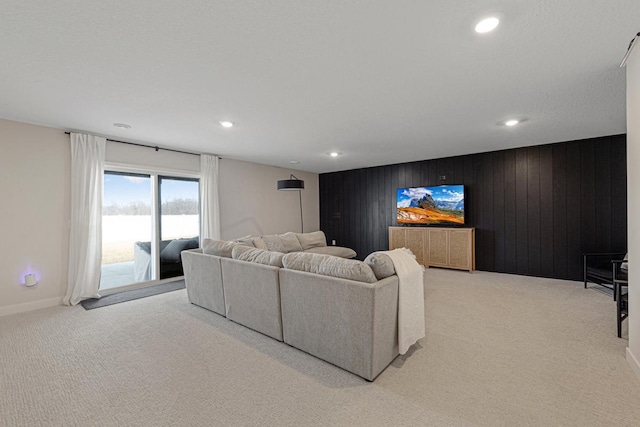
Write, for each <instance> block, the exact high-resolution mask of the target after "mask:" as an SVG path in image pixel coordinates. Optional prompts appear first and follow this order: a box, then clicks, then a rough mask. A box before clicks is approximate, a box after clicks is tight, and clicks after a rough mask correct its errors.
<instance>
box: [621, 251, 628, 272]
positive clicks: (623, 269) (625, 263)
mask: <svg viewBox="0 0 640 427" xmlns="http://www.w3.org/2000/svg"><path fill="white" fill-rule="evenodd" d="M623 259H624V262H623V263H621V264H620V270H622V271H629V254H628V253H626V254H624V258H623Z"/></svg>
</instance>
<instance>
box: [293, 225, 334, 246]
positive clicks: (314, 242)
mask: <svg viewBox="0 0 640 427" xmlns="http://www.w3.org/2000/svg"><path fill="white" fill-rule="evenodd" d="M295 235H296V237H297V238H298V241H299V242H300V246H301V247H302V250H303V251H306V250H307V249H310V248H317V247H321V246H327V238H326V236H325V235H324V232H323V231H322V230H320V231H314V232H313V233H295Z"/></svg>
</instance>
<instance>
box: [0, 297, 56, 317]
mask: <svg viewBox="0 0 640 427" xmlns="http://www.w3.org/2000/svg"><path fill="white" fill-rule="evenodd" d="M57 305H62V298H59V297H58V298H47V299H41V300H38V301H30V302H25V303H23V304H15V305H8V306H6V307H0V317H1V316H8V315H9V314H17V313H24V312H27V311H33V310H39V309H41V308H49V307H55V306H57Z"/></svg>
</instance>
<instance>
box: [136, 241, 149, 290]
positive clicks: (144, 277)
mask: <svg viewBox="0 0 640 427" xmlns="http://www.w3.org/2000/svg"><path fill="white" fill-rule="evenodd" d="M138 243H141V242H136V243H135V244H134V245H133V280H134V281H135V282H146V281H148V280H151V254H150V253H149V252H147V251H146V250H145V249H144V248H143V247H142V246H141V245H139V244H138Z"/></svg>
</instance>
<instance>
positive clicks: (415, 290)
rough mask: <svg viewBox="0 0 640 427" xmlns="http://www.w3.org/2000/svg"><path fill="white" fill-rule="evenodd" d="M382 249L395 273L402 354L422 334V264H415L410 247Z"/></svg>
mask: <svg viewBox="0 0 640 427" xmlns="http://www.w3.org/2000/svg"><path fill="white" fill-rule="evenodd" d="M384 253H385V254H387V255H388V256H389V258H391V261H392V262H393V266H394V267H395V269H396V274H397V275H398V282H399V283H398V351H399V352H400V354H405V353H406V352H407V351H408V350H409V347H411V346H412V345H413V344H415V343H416V342H417V341H418V340H419V339H420V338H424V336H425V326H424V282H423V278H422V276H423V273H424V267H422V266H421V265H420V264H418V262H417V261H416V256H415V255H414V254H413V253H412V252H411V251H410V250H409V249H406V248H401V249H394V250H392V251H385V252H384Z"/></svg>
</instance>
